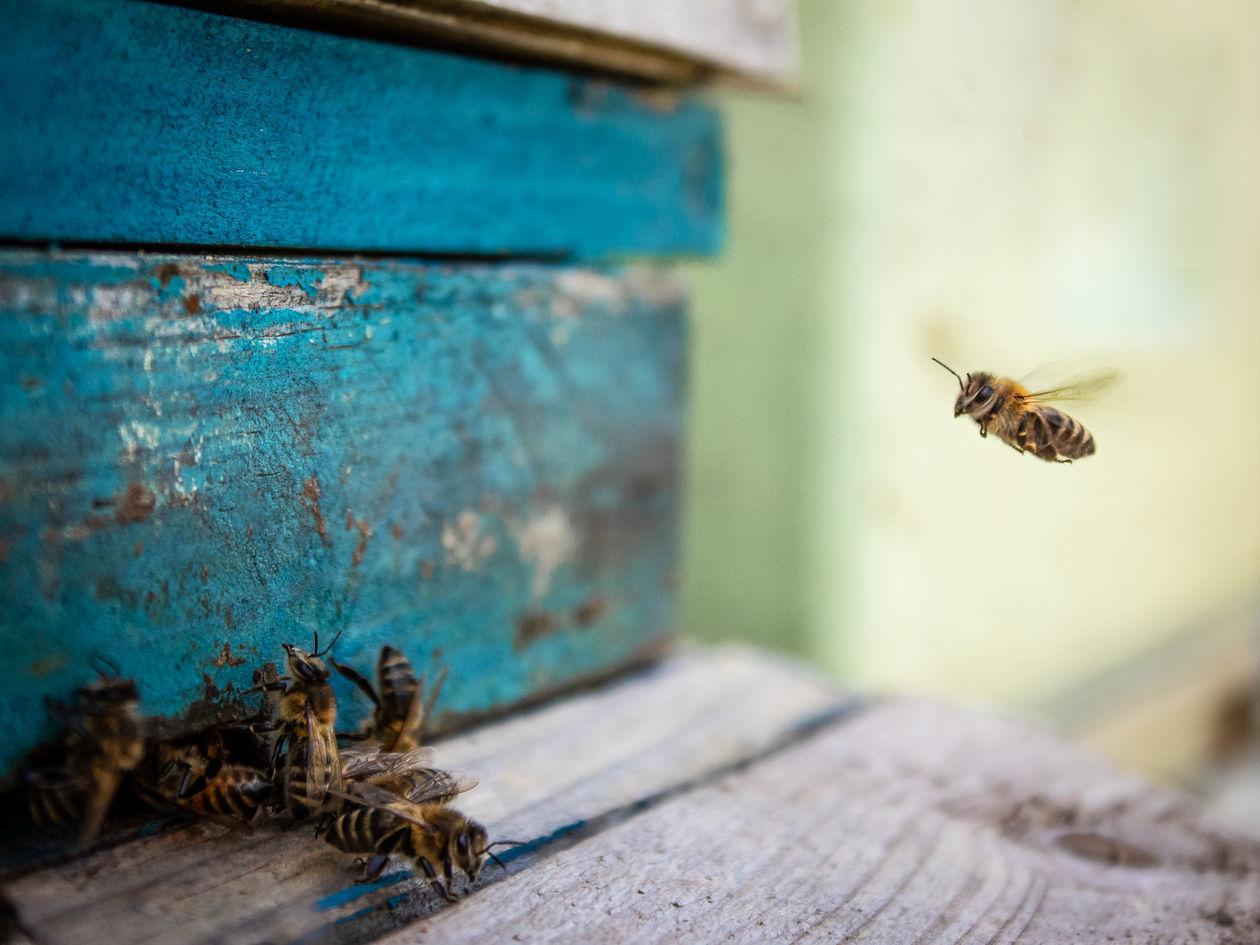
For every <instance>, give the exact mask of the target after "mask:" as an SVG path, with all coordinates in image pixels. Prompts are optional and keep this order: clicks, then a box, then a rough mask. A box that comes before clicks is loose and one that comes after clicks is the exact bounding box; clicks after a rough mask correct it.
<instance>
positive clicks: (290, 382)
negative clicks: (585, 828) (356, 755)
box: [0, 251, 685, 770]
mask: <svg viewBox="0 0 1260 945" xmlns="http://www.w3.org/2000/svg"><path fill="white" fill-rule="evenodd" d="M683 307H684V302H683V296H682V293H681V291H680V290H679V289H678V288H677V286H676V285H674V284H673V283H672V282H671V281H669V280H668V279H666V278H665V277H662V276H659V275H647V274H644V273H641V272H630V273H621V272H618V271H595V270H589V269H577V268H565V267H551V266H543V265H512V266H491V265H482V264H467V263H466V264H446V265H436V264H424V263H403V262H381V261H378V262H338V263H331V262H322V261H319V260H298V261H293V262H283V261H278V260H270V261H259V260H252V259H243V258H225V257H196V258H193V257H183V258H179V257H170V256H143V255H140V256H138V255H134V254H122V253H118V254H93V255H84V254H71V253H43V252H19V251H8V252H4V253H0V409H2V413H3V423H0V620H2V621H3V633H2V634H0V731H4V732H5V733H6V735H5V739H4V740H3V741H2V742H0V770H3V769H4V768H6V767H8V766H9V765H10V764H11V763H12V762H13V761H14V760H15V759H16V758H17V757H18V756H19V755H21V754H22V753H23V752H24V751H25V750H26V749H28V748H29V747H30V746H31V745H32V743H34V742H35V741H36V740H37V739H38V738H39V737H41V736H43V735H46V734H48V733H49V732H51V731H52V729H53V725H52V722H51V721H50V720H49V719H48V717H47V713H46V711H45V708H44V705H43V703H42V698H43V697H44V696H45V695H51V696H54V697H56V698H61V699H64V698H66V697H67V696H68V695H69V693H70V691H71V690H72V689H73V688H74V687H75V686H77V685H81V684H82V683H84V682H86V681H88V680H90V679H92V678H95V675H96V672H97V666H98V665H99V661H97V660H96V659H95V658H96V657H103V658H105V659H107V660H109V661H111V662H112V663H113V664H116V666H117V668H118V670H119V671H120V672H122V673H123V674H125V675H128V676H134V677H135V678H136V680H137V681H138V683H139V688H140V693H141V697H142V705H143V708H144V710H145V712H146V713H148V714H151V715H157V716H164V717H169V718H187V717H191V719H192V721H196V722H202V723H204V722H205V721H208V720H209V719H210V718H213V717H214V716H215V715H216V714H219V713H229V714H230V713H232V712H236V711H239V710H240V707H241V704H242V700H241V698H240V692H241V690H242V689H244V688H247V687H248V686H249V685H250V683H251V673H252V671H253V670H254V668H255V667H257V666H258V665H260V664H261V663H262V662H264V661H268V660H277V661H278V660H280V659H281V658H282V656H283V654H282V653H281V650H280V644H281V643H282V642H284V641H292V642H296V643H298V644H301V645H306V646H309V644H310V641H311V636H312V633H313V631H318V632H319V635H320V640H321V641H327V640H329V639H331V637H332V635H333V634H334V633H335V632H337V631H338V630H341V631H343V632H342V637H341V639H340V641H339V642H338V643H337V647H336V650H335V651H334V653H335V655H336V656H337V657H338V658H339V659H342V660H344V661H347V662H350V663H352V664H354V665H357V666H359V667H360V669H361V670H363V671H365V672H369V671H370V669H371V666H372V665H373V660H374V658H375V653H376V651H377V649H378V648H379V647H380V645H381V644H383V643H387V642H388V643H394V644H396V645H398V646H401V647H402V648H403V649H404V651H405V652H407V653H408V654H409V655H410V657H411V658H412V661H413V662H414V664H415V665H416V669H417V671H419V670H421V669H425V668H427V669H429V670H430V671H433V670H436V669H439V668H441V667H448V668H449V671H450V676H449V679H448V682H447V685H446V688H445V690H444V691H443V694H442V698H441V701H440V702H439V704H438V708H439V713H440V714H441V715H443V716H444V717H445V718H446V720H447V722H450V721H451V720H452V719H453V718H456V717H459V716H467V715H475V714H477V713H482V712H487V711H491V710H499V709H503V708H506V707H508V706H510V705H512V704H513V703H516V702H519V701H520V700H522V699H525V698H528V697H530V696H532V695H536V694H539V693H542V692H546V691H547V690H549V689H552V688H553V687H559V686H563V685H566V684H570V683H572V682H574V681H575V680H578V679H581V678H583V677H589V676H591V675H592V674H599V673H602V672H605V671H608V670H610V669H611V668H613V667H616V666H618V665H624V664H625V663H626V662H627V661H630V660H633V659H636V658H641V657H642V656H643V654H645V653H646V652H649V651H651V650H652V649H653V648H654V647H656V646H658V645H660V644H661V643H662V642H663V641H664V639H665V638H666V637H667V635H668V634H669V632H670V629H671V601H672V576H673V568H674V565H675V521H676V513H677V486H678V482H677V443H678V437H679V430H680V403H681V395H682V374H683V359H684V341H685V339H684V326H683ZM340 695H341V696H342V703H343V717H344V718H345V721H346V724H347V726H353V725H354V724H357V722H358V721H359V720H360V719H361V718H362V717H363V715H364V713H365V711H366V709H367V706H366V703H365V701H364V700H363V699H362V698H361V697H360V696H358V695H356V694H355V693H354V692H353V690H352V689H350V688H349V687H346V686H341V688H340ZM254 698H255V697H251V698H250V699H247V700H245V704H246V705H249V706H252V705H255V704H256V703H255V702H254V701H253V700H254ZM190 713H191V716H190ZM439 721H441V720H439Z"/></svg>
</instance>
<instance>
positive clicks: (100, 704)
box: [26, 676, 144, 846]
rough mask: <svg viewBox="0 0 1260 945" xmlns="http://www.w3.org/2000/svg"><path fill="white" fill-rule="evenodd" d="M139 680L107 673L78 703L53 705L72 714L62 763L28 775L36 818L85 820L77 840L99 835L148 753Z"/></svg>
mask: <svg viewBox="0 0 1260 945" xmlns="http://www.w3.org/2000/svg"><path fill="white" fill-rule="evenodd" d="M139 704H140V698H139V696H138V695H137V694H136V684H135V681H134V680H131V679H123V678H120V677H117V676H102V677H101V678H100V679H98V680H97V681H96V682H94V683H91V684H90V685H87V686H84V687H83V688H81V689H79V690H77V691H76V692H75V704H74V707H73V708H72V709H71V708H67V707H65V706H61V705H58V704H55V703H50V706H51V707H52V708H53V709H54V710H55V711H56V712H58V713H59V714H62V715H64V716H65V717H66V736H65V741H64V749H65V753H64V757H63V760H62V762H61V764H60V765H59V766H56V767H53V768H51V769H44V770H37V771H31V772H29V773H28V774H27V776H26V781H27V789H28V791H27V793H28V799H29V807H30V813H31V819H32V820H34V821H35V822H36V823H37V824H38V823H47V822H51V823H62V822H65V821H68V820H73V819H76V818H78V819H80V825H79V835H78V840H77V842H78V843H79V845H81V846H86V845H87V844H89V843H91V842H92V841H93V840H95V839H96V837H97V835H98V834H99V833H100V831H101V825H102V823H104V821H105V813H106V812H107V811H108V810H109V806H110V804H111V803H112V802H113V800H114V795H115V794H116V793H117V792H118V787H119V785H120V784H121V783H122V779H123V777H124V776H125V775H126V774H127V773H128V772H129V771H131V770H132V769H133V768H135V767H136V765H138V764H139V763H140V759H141V758H143V757H144V720H143V719H142V718H141V717H140V714H139V712H138V711H137V708H138V706H139Z"/></svg>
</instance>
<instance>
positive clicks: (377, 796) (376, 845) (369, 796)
mask: <svg viewBox="0 0 1260 945" xmlns="http://www.w3.org/2000/svg"><path fill="white" fill-rule="evenodd" d="M430 770H433V769H430ZM432 783H433V785H434V787H433V792H432V793H429V792H424V791H416V792H413V799H410V800H408V799H404V798H402V797H399V796H398V795H397V794H394V793H393V792H392V791H389V790H386V789H385V788H382V787H380V786H378V785H375V784H371V783H367V782H359V783H355V784H350V785H347V791H345V792H343V793H341V794H340V797H341V798H342V800H343V801H344V802H345V806H346V808H347V810H346V811H345V812H344V813H342V814H341V815H339V816H337V817H329V818H328V819H327V820H326V821H325V823H324V824H323V825H321V827H320V832H322V833H323V834H324V839H325V840H327V841H328V842H329V843H331V844H332V845H333V846H335V847H337V848H338V849H339V850H344V851H345V852H347V853H366V854H370V858H369V859H368V860H367V862H365V863H364V865H363V876H362V877H361V878H360V882H370V881H371V880H373V879H375V878H376V877H377V876H379V875H380V874H381V871H382V870H383V869H384V868H385V864H386V862H387V861H388V860H389V857H390V856H391V855H392V854H397V855H399V856H404V857H407V858H408V859H410V860H411V861H412V862H413V863H414V864H415V865H416V867H417V868H418V869H419V870H420V871H422V872H423V873H424V875H425V876H426V877H427V878H428V880H429V883H430V884H431V885H432V886H433V888H434V889H435V890H436V891H437V893H438V895H440V896H441V897H442V898H443V899H445V900H446V901H447V902H454V901H455V899H456V896H455V893H454V891H453V890H452V884H453V882H454V878H455V876H454V874H455V870H456V869H459V870H460V871H461V872H462V873H463V874H464V875H465V876H467V877H468V880H469V882H474V881H476V879H477V876H478V875H479V874H480V873H481V867H482V865H483V864H484V863H485V861H486V857H490V858H491V859H493V860H495V862H497V863H499V865H500V866H502V865H503V864H502V862H501V861H500V860H499V859H498V858H497V857H496V856H495V855H494V854H493V853H491V852H490V849H491V847H495V846H500V845H503V844H512V843H515V842H516V841H512V840H499V841H496V842H495V843H490V842H489V838H488V835H487V833H486V828H485V827H483V826H481V824H479V823H477V822H476V821H475V820H472V819H471V818H468V817H465V816H464V815H463V814H461V813H460V812H459V811H457V810H455V809H454V808H452V807H450V806H449V804H448V802H449V801H450V799H451V798H452V797H454V796H455V795H456V794H458V793H461V792H462V791H465V790H467V789H468V788H470V787H472V786H473V784H475V783H476V782H475V781H460V780H459V779H458V778H457V777H455V776H451V775H447V774H446V773H444V772H440V771H433V777H432ZM505 869H506V867H505Z"/></svg>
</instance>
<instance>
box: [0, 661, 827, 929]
mask: <svg viewBox="0 0 1260 945" xmlns="http://www.w3.org/2000/svg"><path fill="white" fill-rule="evenodd" d="M453 683H454V681H453V680H452V682H451V683H448V685H450V684H453ZM850 704H851V703H850V701H849V700H846V699H844V698H843V697H842V696H840V695H839V694H838V693H837V692H836V691H835V690H834V689H833V687H831V686H830V685H828V684H827V683H825V682H822V681H820V680H818V679H816V678H814V677H812V676H809V675H807V674H805V673H803V672H802V671H801V670H799V669H797V668H795V667H792V666H788V665H784V664H780V663H775V662H773V661H770V660H767V659H766V658H764V657H762V656H759V655H755V654H750V653H747V652H744V651H739V650H728V651H724V652H722V653H719V654H715V655H705V656H695V655H684V656H681V657H677V658H674V659H672V660H670V661H669V662H667V663H666V664H664V665H662V666H660V667H658V668H656V669H654V670H651V671H648V672H645V673H643V674H641V675H638V676H635V677H633V678H630V679H628V680H625V681H622V682H621V683H619V684H617V685H615V686H611V687H608V688H606V689H603V690H599V691H596V692H592V693H589V694H586V695H583V696H581V697H579V698H575V699H571V700H568V701H565V702H561V703H559V704H556V705H554V706H551V707H548V708H544V709H541V710H538V711H534V712H529V713H525V714H523V715H520V716H518V717H515V718H512V719H510V720H508V721H505V722H503V723H500V724H497V725H493V726H489V727H486V728H483V729H481V730H478V731H475V732H473V733H471V734H469V735H466V736H464V737H462V738H458V739H454V740H451V741H449V742H443V743H441V744H439V746H438V763H439V764H440V765H442V766H443V767H449V768H452V769H458V770H463V771H467V772H469V773H472V774H475V775H477V776H478V777H479V778H480V779H481V785H480V786H479V787H478V788H477V789H476V790H474V791H472V792H471V793H469V794H467V795H465V796H463V797H461V798H460V802H459V805H458V806H459V807H460V809H461V810H463V811H464V812H465V813H466V814H468V815H469V816H472V817H475V818H477V819H478V820H481V821H482V822H483V823H485V824H486V826H487V828H488V829H489V830H490V833H491V837H492V839H493V838H496V837H498V838H512V839H519V840H524V841H529V842H530V843H531V847H532V846H534V845H536V846H538V848H539V849H540V850H550V849H554V848H555V846H556V845H563V843H564V842H565V841H564V839H563V838H565V837H573V836H582V835H584V834H585V833H586V832H591V831H596V830H597V829H598V825H599V824H600V823H601V821H602V820H607V819H617V818H618V817H619V816H620V815H622V814H621V813H620V812H624V811H627V810H630V809H632V808H633V807H634V806H635V805H637V804H641V803H644V802H650V800H651V799H652V798H654V797H659V796H662V795H665V794H668V793H670V792H676V791H679V790H682V789H685V788H686V786H687V785H689V784H693V783H696V782H698V781H702V780H704V779H705V778H707V777H710V776H712V774H713V772H715V771H718V770H722V769H724V768H727V767H729V766H731V765H733V764H738V763H739V762H741V760H745V759H748V758H750V757H755V756H757V755H758V754H760V753H762V752H765V751H767V750H769V749H772V748H774V747H775V746H777V745H779V744H781V743H782V742H783V740H784V739H785V738H789V737H791V734H792V733H793V732H795V731H797V730H798V729H799V728H800V727H801V726H802V725H808V724H809V723H810V722H811V720H814V719H816V718H818V717H819V716H820V715H823V716H826V715H827V714H828V713H832V712H835V711H842V710H843V709H844V707H845V706H848V705H850ZM311 829H312V828H311V827H310V826H301V827H297V828H294V829H292V830H289V831H277V830H274V829H269V828H260V829H259V831H258V832H257V833H256V834H255V835H253V836H239V835H236V834H231V833H228V832H226V831H225V830H224V829H223V828H220V827H216V826H206V825H192V826H187V827H183V828H180V829H176V830H171V831H168V832H164V833H161V834H158V835H156V836H152V837H148V838H143V839H141V840H137V841H134V842H132V843H129V844H125V845H123V846H119V847H115V848H113V849H108V850H103V851H100V852H97V853H95V854H92V855H90V856H88V857H85V858H83V859H81V860H78V861H76V862H74V863H71V864H68V865H65V866H60V867H56V868H50V869H45V870H41V871H38V872H35V873H32V874H29V875H26V876H23V877H20V878H17V879H15V880H13V881H12V882H11V883H9V894H10V896H11V898H12V899H13V900H14V901H15V902H16V903H17V906H18V908H19V909H20V911H21V914H22V916H23V918H24V919H25V921H26V922H27V924H28V925H30V926H32V927H33V928H34V929H35V930H36V931H37V932H38V933H41V934H43V935H45V936H46V937H47V940H48V941H50V942H62V941H66V942H69V941H86V940H89V939H90V940H102V941H109V940H110V939H111V938H115V939H118V940H125V941H129V942H198V941H206V942H211V941H213V942H221V943H234V942H240V943H245V942H259V941H270V942H287V941H295V940H298V939H302V940H304V941H307V940H314V941H319V940H323V939H325V938H327V939H328V940H337V941H361V940H364V939H365V938H369V937H371V936H372V935H373V934H374V933H375V932H376V931H378V930H379V931H384V930H387V929H389V928H391V927H396V926H397V925H398V923H399V922H401V921H403V920H405V919H406V918H407V917H409V916H415V915H423V914H426V913H428V912H430V911H432V910H433V909H434V908H436V903H435V901H434V898H433V896H432V895H431V893H430V891H429V889H428V887H427V884H424V883H420V882H417V881H415V880H414V879H413V878H412V877H411V875H410V872H409V870H407V869H399V870H394V871H391V872H388V873H387V875H386V876H385V877H384V879H383V880H382V881H381V882H378V883H376V884H373V885H368V886H356V885H354V884H353V880H354V875H355V869H354V867H353V863H352V862H351V860H352V858H351V857H349V856H347V855H346V854H343V853H340V852H338V851H337V850H335V849H333V848H332V847H330V846H328V845H327V844H325V843H323V842H322V841H315V840H313V839H312V838H311V835H310V834H311ZM520 859H521V860H522V861H525V860H527V859H528V855H527V856H525V857H521V858H520ZM513 868H516V867H513ZM495 873H498V871H497V870H495ZM500 875H501V874H500ZM496 878H497V877H496V876H493V875H489V873H487V874H483V880H482V881H483V882H487V881H493V880H494V879H496Z"/></svg>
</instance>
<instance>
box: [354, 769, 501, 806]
mask: <svg viewBox="0 0 1260 945" xmlns="http://www.w3.org/2000/svg"><path fill="white" fill-rule="evenodd" d="M372 780H373V782H374V783H375V784H379V785H383V786H385V787H387V788H389V789H391V790H393V791H396V792H397V793H398V794H399V795H401V796H402V797H405V798H406V799H407V800H408V801H410V802H411V803H413V804H423V803H425V802H428V801H437V802H439V803H443V804H444V803H446V802H447V801H449V800H450V799H451V798H453V797H455V796H456V795H459V794H463V793H464V792H465V791H471V790H472V789H473V788H475V787H476V786H477V783H478V782H477V779H476V778H475V777H473V776H472V775H470V774H462V773H460V772H458V771H443V770H442V769H441V768H411V769H407V770H399V771H397V772H390V773H388V774H383V775H378V776H377V777H375V778H373V779H372Z"/></svg>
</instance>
